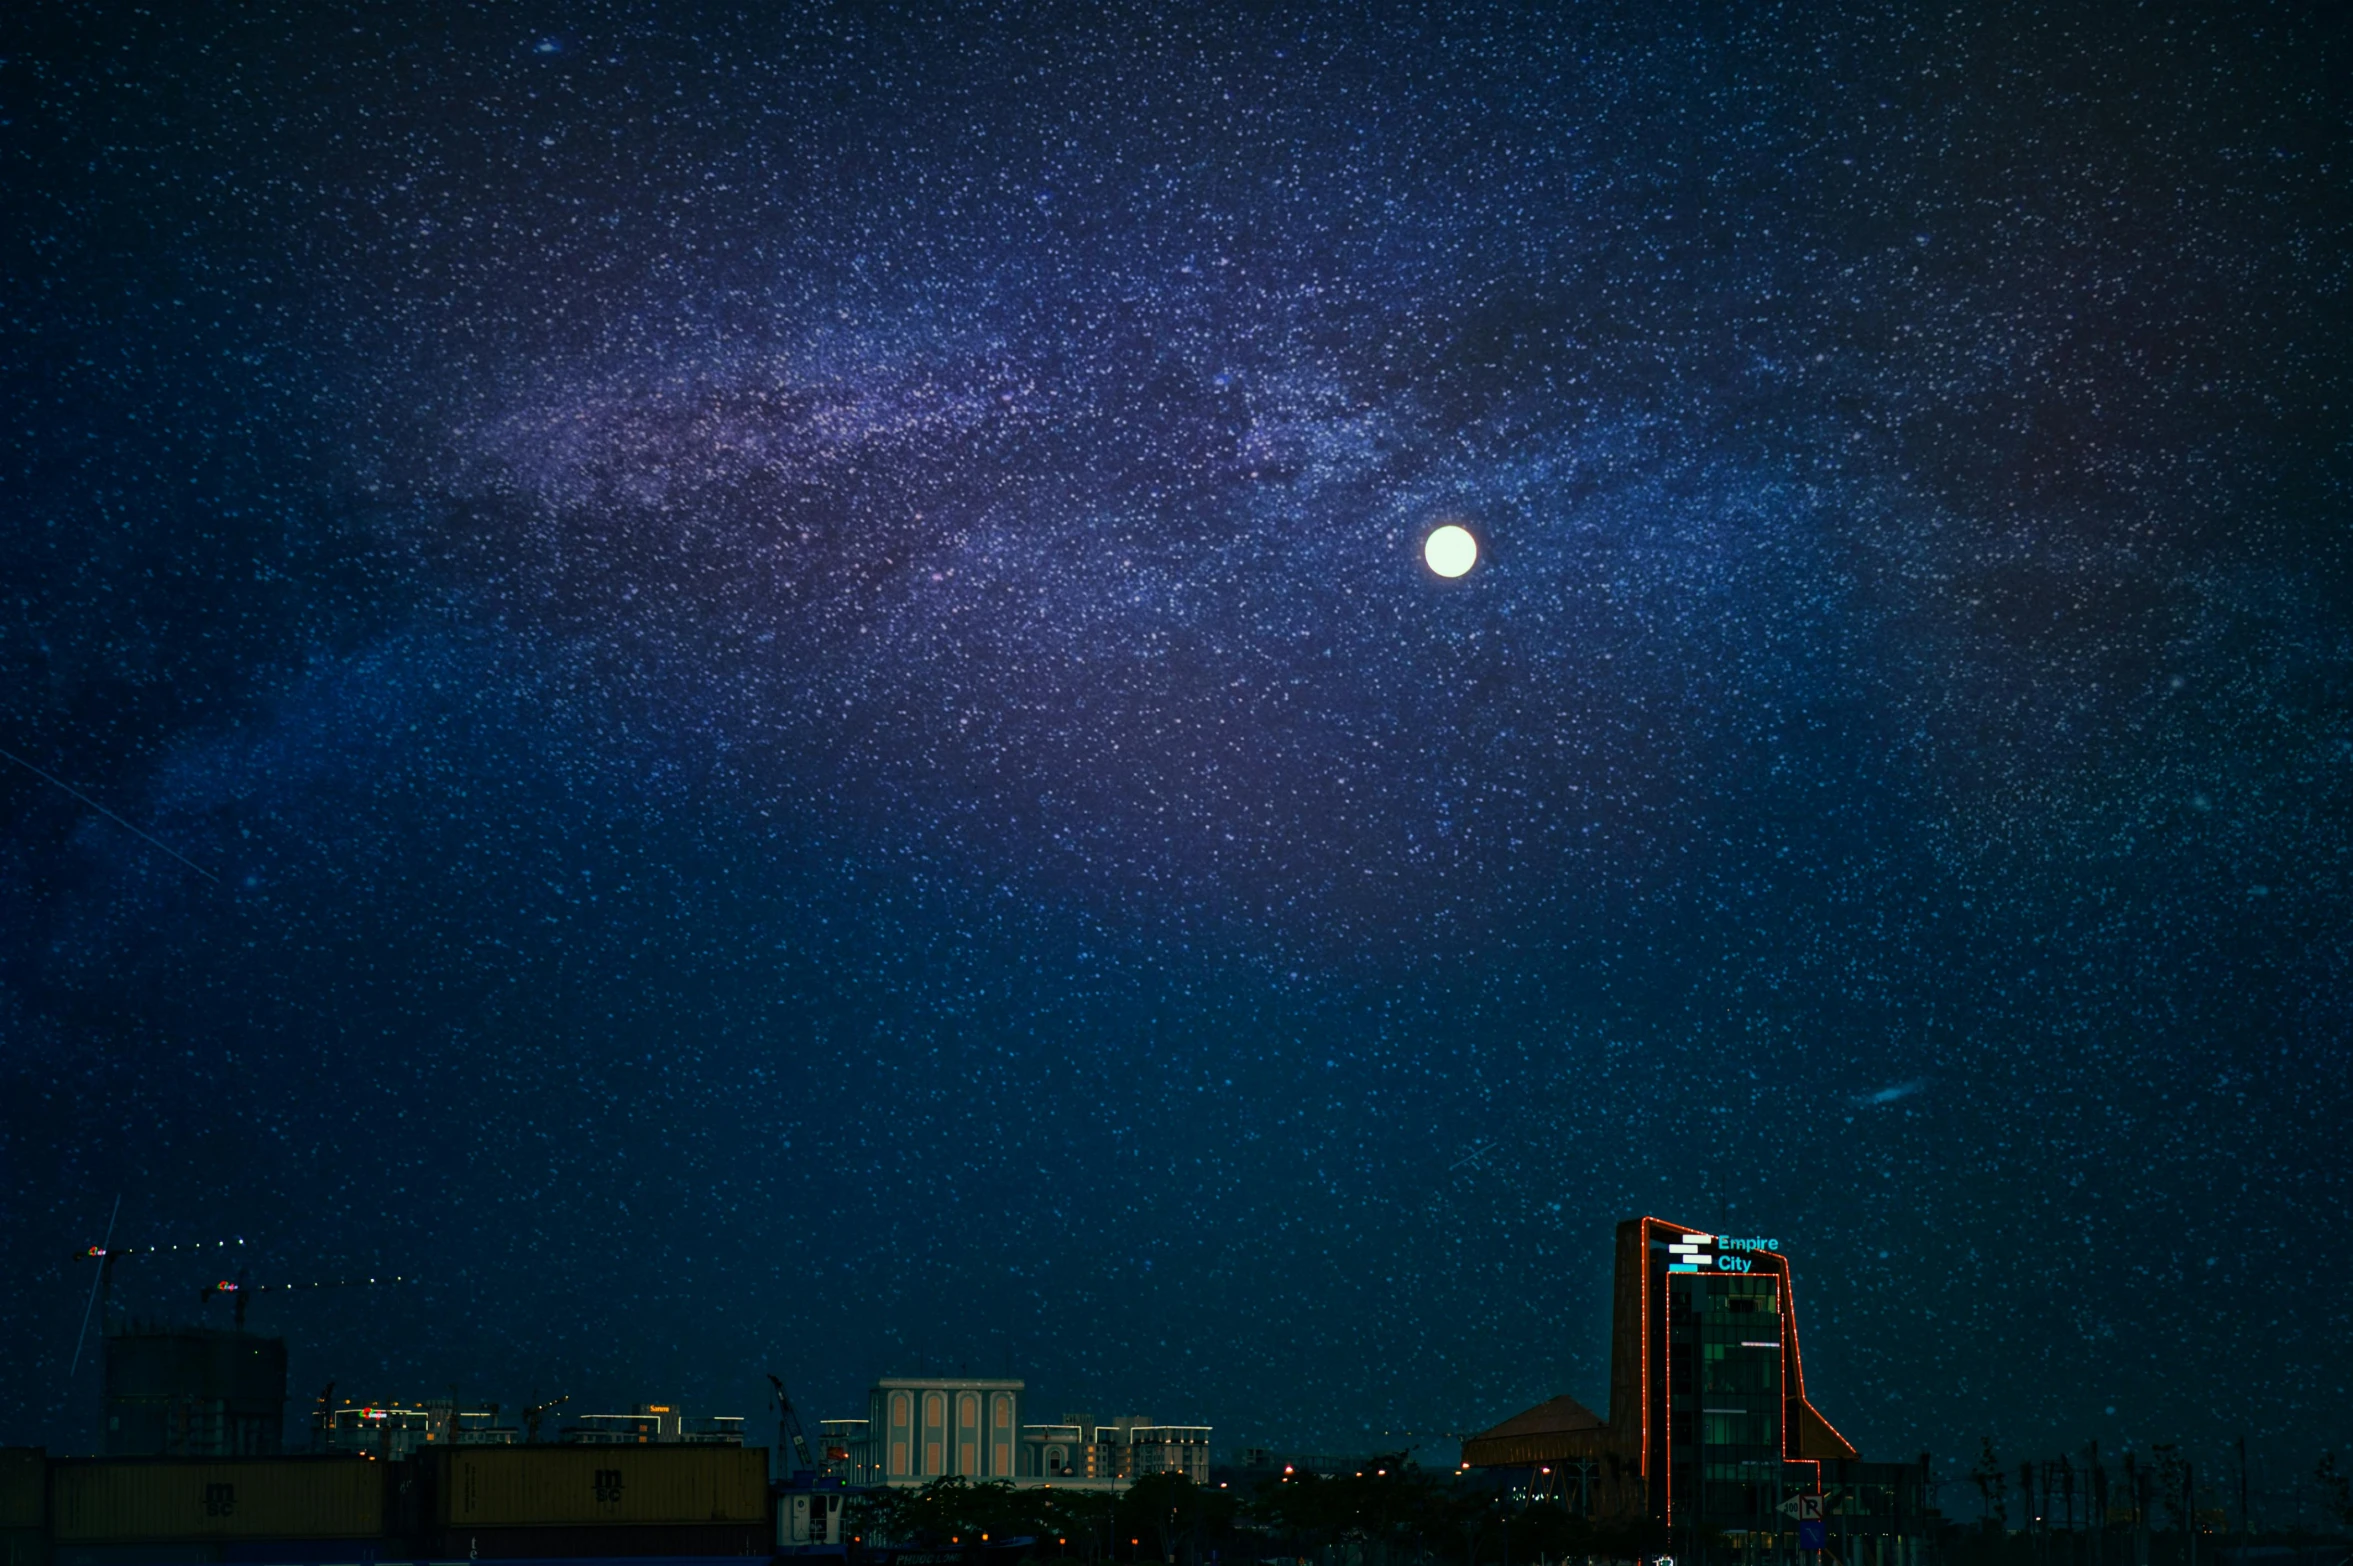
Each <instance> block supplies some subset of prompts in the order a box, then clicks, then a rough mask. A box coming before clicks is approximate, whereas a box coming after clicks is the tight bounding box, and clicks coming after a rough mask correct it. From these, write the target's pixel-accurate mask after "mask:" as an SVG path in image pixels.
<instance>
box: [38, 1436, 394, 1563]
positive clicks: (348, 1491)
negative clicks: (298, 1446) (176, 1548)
mask: <svg viewBox="0 0 2353 1566" xmlns="http://www.w3.org/2000/svg"><path fill="white" fill-rule="evenodd" d="M49 1527H50V1537H51V1538H52V1539H53V1540H54V1541H55V1542H56V1543H58V1544H60V1545H66V1544H128V1543H148V1542H156V1543H160V1542H164V1541H168V1540H204V1539H366V1538H373V1537H375V1536H377V1535H379V1534H381V1533H382V1532H383V1531H384V1466H383V1465H382V1464H380V1463H371V1462H369V1461H367V1460H366V1459H364V1458H358V1457H257V1458H223V1459H204V1458H195V1459H182V1458H168V1457H166V1458H147V1459H137V1458H132V1459H108V1458H84V1459H67V1460H64V1461H60V1462H56V1463H53V1464H51V1465H50V1470H49Z"/></svg>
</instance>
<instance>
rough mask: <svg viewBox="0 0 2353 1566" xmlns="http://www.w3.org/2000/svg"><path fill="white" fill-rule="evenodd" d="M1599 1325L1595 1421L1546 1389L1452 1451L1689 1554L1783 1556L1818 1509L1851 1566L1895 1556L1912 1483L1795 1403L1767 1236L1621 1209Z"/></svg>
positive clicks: (1791, 1349) (1802, 1401) (1788, 1308)
mask: <svg viewBox="0 0 2353 1566" xmlns="http://www.w3.org/2000/svg"><path fill="white" fill-rule="evenodd" d="M1611 1317H1612V1319H1611V1334H1610V1338H1611V1342H1610V1415H1609V1419H1608V1420H1607V1421H1606V1422H1605V1421H1603V1420H1601V1419H1599V1418H1597V1417H1596V1416H1595V1415H1594V1414H1592V1413H1591V1412H1590V1411H1588V1410H1587V1409H1586V1408H1584V1407H1583V1406H1582V1405H1581V1404H1579V1403H1577V1402H1576V1400H1575V1399H1573V1398H1567V1397H1560V1398H1554V1399H1553V1400H1552V1401H1550V1402H1548V1403H1544V1404H1541V1405H1539V1406H1538V1407H1536V1408H1532V1409H1529V1410H1528V1411H1527V1412H1525V1413H1522V1414H1519V1415H1516V1416H1515V1417H1513V1418H1511V1419H1508V1420H1506V1421H1504V1422H1503V1423H1502V1424H1500V1425H1498V1426H1496V1427H1495V1428H1494V1429H1492V1430H1488V1431H1484V1432H1482V1433H1481V1434H1479V1435H1477V1436H1474V1437H1472V1438H1471V1439H1470V1440H1468V1441H1466V1442H1465V1443H1464V1444H1463V1461H1464V1462H1466V1463H1471V1464H1474V1465H1479V1466H1485V1467H1507V1468H1527V1469H1529V1470H1530V1471H1531V1473H1532V1474H1533V1475H1536V1476H1539V1477H1540V1478H1541V1481H1542V1482H1541V1484H1540V1485H1539V1488H1541V1489H1543V1490H1546V1491H1548V1492H1550V1493H1552V1494H1554V1495H1557V1496H1558V1497H1560V1498H1561V1499H1563V1500H1564V1501H1566V1502H1568V1503H1569V1504H1571V1505H1572V1506H1573V1507H1575V1508H1577V1509H1579V1510H1581V1511H1583V1512H1585V1513H1587V1514H1588V1515H1592V1516H1596V1517H1608V1518H1618V1519H1633V1518H1644V1517H1647V1518H1649V1519H1652V1520H1654V1521H1656V1522H1661V1523H1664V1524H1666V1525H1668V1526H1669V1527H1670V1528H1672V1529H1673V1530H1675V1533H1676V1534H1677V1536H1678V1539H1679V1541H1680V1543H1681V1545H1682V1548H1683V1549H1684V1550H1685V1551H1689V1552H1696V1553H1700V1554H1705V1553H1706V1552H1707V1549H1708V1548H1709V1547H1711V1546H1716V1547H1724V1548H1730V1549H1733V1550H1735V1551H1737V1552H1739V1553H1741V1554H1743V1555H1748V1556H1754V1555H1756V1554H1757V1553H1758V1552H1767V1553H1771V1554H1776V1555H1778V1554H1781V1553H1783V1552H1790V1553H1794V1551H1795V1546H1796V1538H1797V1523H1798V1519H1799V1516H1800V1514H1801V1513H1810V1512H1815V1511H1819V1512H1820V1513H1821V1514H1822V1516H1823V1520H1824V1523H1825V1526H1826V1530H1827V1532H1828V1533H1829V1534H1831V1535H1832V1536H1834V1537H1836V1538H1839V1539H1843V1540H1845V1541H1847V1542H1848V1544H1849V1545H1851V1546H1853V1547H1852V1548H1842V1549H1841V1550H1840V1553H1841V1554H1842V1555H1843V1556H1844V1557H1845V1558H1846V1559H1847V1561H1848V1562H1849V1563H1850V1566H1910V1562H1911V1561H1912V1559H1913V1558H1914V1553H1913V1552H1916V1550H1917V1548H1918V1545H1917V1539H1918V1537H1919V1536H1920V1535H1921V1534H1922V1533H1924V1532H1925V1531H1926V1521H1927V1519H1926V1511H1925V1508H1926V1488H1925V1485H1926V1475H1925V1473H1924V1471H1923V1469H1922V1466H1921V1465H1920V1464H1912V1463H1865V1462H1863V1461H1861V1460H1860V1458H1859V1456H1858V1454H1857V1453H1856V1451H1855V1449H1854V1447H1853V1446H1852V1445H1851V1444H1850V1443H1849V1442H1848V1441H1847V1439H1846V1438H1845V1437H1844V1436H1842V1435H1840V1434H1839V1433H1838V1431H1837V1430H1836V1429H1835V1428H1834V1427H1833V1426H1832V1425H1831V1423H1830V1421H1829V1420H1827V1419H1825V1418H1823V1417H1822V1415H1821V1413H1820V1412H1819V1411H1817V1410H1816V1409H1815V1407H1814V1405H1813V1404H1812V1403H1811V1402H1809V1401H1808V1400H1807V1397H1806V1376H1805V1361H1804V1358H1803V1356H1802V1355H1801V1354H1800V1352H1799V1348H1798V1332H1797V1305H1796V1300H1795V1297H1794V1293H1793V1290H1792V1287H1791V1279H1790V1267H1789V1258H1788V1257H1787V1256H1786V1255H1785V1254H1784V1253H1783V1252H1782V1249H1781V1244H1780V1242H1779V1241H1778V1240H1775V1239H1768V1238H1765V1237H1763V1236H1753V1237H1749V1236H1734V1235H1719V1234H1710V1233H1707V1232H1705V1231H1702V1230H1698V1229H1692V1228H1689V1227H1687V1226H1685V1225H1683V1224H1677V1223H1668V1222H1667V1221H1665V1220H1664V1219H1660V1218H1630V1219H1628V1220H1627V1221H1626V1222H1624V1223H1621V1224H1620V1225H1618V1240H1617V1281H1616V1290H1615V1299H1614V1301H1613V1309H1612V1313H1611ZM1809 1496H1810V1497H1816V1498H1817V1499H1816V1500H1814V1501H1812V1502H1808V1501H1806V1500H1804V1499H1803V1498H1804V1497H1809Z"/></svg>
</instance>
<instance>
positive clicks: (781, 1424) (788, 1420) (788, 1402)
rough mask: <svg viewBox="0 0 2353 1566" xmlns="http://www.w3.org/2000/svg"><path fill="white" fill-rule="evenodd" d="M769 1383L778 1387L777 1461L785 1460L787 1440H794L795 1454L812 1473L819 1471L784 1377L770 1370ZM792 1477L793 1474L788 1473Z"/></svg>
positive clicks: (793, 1450) (779, 1462)
mask: <svg viewBox="0 0 2353 1566" xmlns="http://www.w3.org/2000/svg"><path fill="white" fill-rule="evenodd" d="M768 1384H769V1385H770V1386H772V1387H774V1388H775V1389H776V1461H777V1462H778V1464H780V1465H781V1464H782V1463H783V1462H784V1461H785V1455H784V1453H785V1442H786V1440H787V1439H788V1438H789V1439H790V1440H791V1442H792V1452H793V1454H794V1455H795V1456H796V1457H798V1458H800V1460H801V1466H802V1467H803V1468H806V1469H807V1470H808V1471H809V1472H810V1473H812V1474H814V1473H816V1472H817V1459H816V1457H815V1456H814V1455H812V1454H811V1452H810V1451H809V1437H808V1434H807V1433H806V1432H805V1431H803V1430H802V1429H801V1416H800V1414H799V1413H797V1412H796V1411H795V1410H794V1408H793V1400H792V1399H791V1398H789V1397H787V1396H786V1395H785V1391H784V1378H783V1377H782V1376H779V1375H778V1374H777V1373H776V1372H775V1371H773V1370H772V1371H770V1372H768ZM786 1477H787V1478H790V1477H791V1475H789V1474H788V1475H786Z"/></svg>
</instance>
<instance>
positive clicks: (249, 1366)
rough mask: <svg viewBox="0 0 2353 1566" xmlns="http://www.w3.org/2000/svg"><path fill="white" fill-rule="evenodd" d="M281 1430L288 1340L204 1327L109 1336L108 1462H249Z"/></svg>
mask: <svg viewBox="0 0 2353 1566" xmlns="http://www.w3.org/2000/svg"><path fill="white" fill-rule="evenodd" d="M285 1428H286V1340H285V1339H284V1338H264V1337H257V1336H255V1335H254V1334H253V1333H250V1332H215V1331H212V1330H210V1329H207V1328H201V1327H188V1328H177V1329H168V1330H167V1329H161V1328H155V1329H147V1330H139V1329H133V1330H130V1331H124V1332H110V1333H108V1334H107V1335H106V1453H107V1455H108V1456H109V1457H248V1456H259V1455H264V1454H268V1453H272V1452H276V1451H278V1450H279V1449H280V1448H281V1445H282V1444H283V1441H284V1437H285Z"/></svg>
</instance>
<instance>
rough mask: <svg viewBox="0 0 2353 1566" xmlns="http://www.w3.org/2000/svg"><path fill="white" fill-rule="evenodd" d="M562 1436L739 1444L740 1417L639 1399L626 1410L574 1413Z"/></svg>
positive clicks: (582, 1441) (599, 1441)
mask: <svg viewBox="0 0 2353 1566" xmlns="http://www.w3.org/2000/svg"><path fill="white" fill-rule="evenodd" d="M563 1439H564V1441H565V1442H566V1443H567V1444H569V1445H573V1446H668V1445H673V1444H678V1443H685V1444H690V1445H705V1446H741V1445H743V1418H742V1416H740V1415H736V1414H713V1415H709V1416H706V1417H702V1418H695V1417H692V1416H690V1415H688V1414H687V1412H686V1410H685V1409H683V1408H682V1407H680V1406H679V1405H678V1404H675V1403H640V1404H638V1405H637V1406H636V1407H635V1408H633V1409H631V1410H630V1411H629V1412H628V1413H626V1414H579V1415H576V1416H574V1418H573V1420H572V1422H571V1423H570V1424H568V1425H566V1426H564V1434H563Z"/></svg>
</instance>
